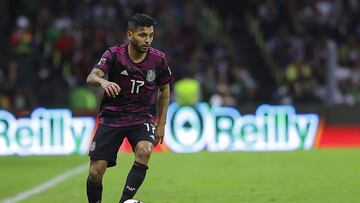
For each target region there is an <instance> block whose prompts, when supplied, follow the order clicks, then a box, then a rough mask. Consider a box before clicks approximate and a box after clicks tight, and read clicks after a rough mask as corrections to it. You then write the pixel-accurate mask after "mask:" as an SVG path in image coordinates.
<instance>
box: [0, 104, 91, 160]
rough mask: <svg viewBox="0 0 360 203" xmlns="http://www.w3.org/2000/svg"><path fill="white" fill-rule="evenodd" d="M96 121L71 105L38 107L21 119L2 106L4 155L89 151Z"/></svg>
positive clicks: (0, 129) (0, 124) (0, 136)
mask: <svg viewBox="0 0 360 203" xmlns="http://www.w3.org/2000/svg"><path fill="white" fill-rule="evenodd" d="M94 125H95V119H94V118H93V117H72V113H71V111H70V110H68V109H51V110H50V109H44V108H38V109H35V110H34V111H33V112H32V113H31V115H30V117H29V118H18V119H16V118H15V117H14V116H13V115H12V114H11V113H9V112H7V111H4V110H0V155H15V154H16V155H48V154H72V153H79V154H85V153H86V152H87V150H88V145H89V141H90V138H91V134H92V132H93V129H94Z"/></svg>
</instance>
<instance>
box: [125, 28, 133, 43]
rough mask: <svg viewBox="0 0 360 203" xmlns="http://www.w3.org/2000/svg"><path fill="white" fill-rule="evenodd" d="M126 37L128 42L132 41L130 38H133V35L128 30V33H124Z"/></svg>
mask: <svg viewBox="0 0 360 203" xmlns="http://www.w3.org/2000/svg"><path fill="white" fill-rule="evenodd" d="M126 37H127V38H128V40H129V41H131V40H132V37H133V33H132V32H131V31H130V30H128V31H127V32H126Z"/></svg>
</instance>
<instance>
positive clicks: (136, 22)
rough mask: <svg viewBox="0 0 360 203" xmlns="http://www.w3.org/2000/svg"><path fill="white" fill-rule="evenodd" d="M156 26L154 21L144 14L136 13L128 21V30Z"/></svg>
mask: <svg viewBox="0 0 360 203" xmlns="http://www.w3.org/2000/svg"><path fill="white" fill-rule="evenodd" d="M155 24H156V22H155V19H154V18H153V17H151V16H149V15H146V14H144V13H136V14H135V15H133V16H131V17H130V18H129V21H128V30H134V29H135V28H136V27H151V26H154V25H155Z"/></svg>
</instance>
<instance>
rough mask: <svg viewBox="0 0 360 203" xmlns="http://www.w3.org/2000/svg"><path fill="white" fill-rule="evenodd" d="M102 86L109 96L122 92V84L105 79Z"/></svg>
mask: <svg viewBox="0 0 360 203" xmlns="http://www.w3.org/2000/svg"><path fill="white" fill-rule="evenodd" d="M101 87H102V88H103V89H104V90H105V92H106V94H107V95H108V96H109V97H114V98H115V97H116V96H117V95H118V94H119V93H120V90H121V88H120V86H119V85H118V84H116V83H114V82H110V81H104V82H102V83H101Z"/></svg>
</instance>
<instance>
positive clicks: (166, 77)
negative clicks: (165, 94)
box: [158, 57, 173, 86]
mask: <svg viewBox="0 0 360 203" xmlns="http://www.w3.org/2000/svg"><path fill="white" fill-rule="evenodd" d="M172 81H173V76H172V73H171V69H170V65H169V62H168V61H167V59H166V57H164V59H163V61H162V63H161V67H160V76H159V80H158V85H159V86H162V85H165V84H167V83H170V82H172Z"/></svg>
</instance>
